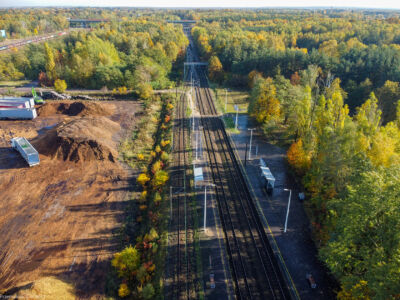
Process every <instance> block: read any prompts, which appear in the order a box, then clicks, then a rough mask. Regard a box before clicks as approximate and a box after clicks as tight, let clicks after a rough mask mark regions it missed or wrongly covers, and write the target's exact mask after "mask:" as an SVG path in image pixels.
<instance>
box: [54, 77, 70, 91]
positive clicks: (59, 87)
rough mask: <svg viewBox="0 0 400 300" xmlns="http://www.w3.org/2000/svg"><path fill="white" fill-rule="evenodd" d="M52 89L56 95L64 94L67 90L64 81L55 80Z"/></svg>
mask: <svg viewBox="0 0 400 300" xmlns="http://www.w3.org/2000/svg"><path fill="white" fill-rule="evenodd" d="M54 89H55V90H56V92H57V93H64V92H65V90H66V89H67V83H66V82H65V80H61V79H57V80H56V81H55V82H54Z"/></svg>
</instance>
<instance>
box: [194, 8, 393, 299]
mask: <svg viewBox="0 0 400 300" xmlns="http://www.w3.org/2000/svg"><path fill="white" fill-rule="evenodd" d="M200 20H201V22H199V23H197V24H196V26H195V27H194V28H193V30H192V34H193V36H194V38H195V40H196V43H197V46H198V48H199V50H200V53H201V55H202V58H203V59H204V60H208V62H209V78H210V79H211V80H213V81H214V82H216V83H218V84H220V85H223V86H229V87H242V88H243V89H248V90H249V92H250V104H249V114H250V116H252V117H253V118H254V119H255V120H256V121H257V123H258V124H259V126H260V127H261V128H262V129H263V132H264V134H265V136H266V137H267V138H268V139H269V140H274V139H284V140H285V141H287V143H288V144H289V145H290V146H289V147H288V152H287V160H288V163H289V165H290V166H291V168H292V169H293V171H294V172H295V173H296V174H297V177H298V178H300V179H301V182H302V185H303V186H304V188H305V190H306V194H307V197H308V201H307V202H306V206H307V208H308V210H309V212H310V215H311V219H312V224H313V229H314V237H315V241H316V242H317V245H318V246H319V255H320V258H321V260H322V261H323V262H325V263H326V265H327V267H328V268H329V270H330V271H331V272H332V274H333V275H334V276H335V278H336V279H337V280H338V281H339V283H340V286H341V290H340V291H338V298H339V299H394V298H397V297H399V295H400V282H399V280H398V278H400V256H399V254H400V235H399V233H398V232H399V229H400V210H399V206H400V165H399V163H400V89H399V82H400V72H399V70H400V20H399V16H398V15H396V14H391V15H390V14H386V15H383V14H379V13H375V14H372V13H370V12H368V11H367V12H360V11H355V12H350V11H331V12H330V11H328V12H327V11H324V10H321V11H292V12H290V11H289V12H283V11H276V12H273V11H262V12H244V13H243V14H240V13H239V12H237V11H227V12H224V13H222V12H219V13H218V14H207V13H204V14H200Z"/></svg>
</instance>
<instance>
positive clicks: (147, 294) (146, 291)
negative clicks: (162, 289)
mask: <svg viewBox="0 0 400 300" xmlns="http://www.w3.org/2000/svg"><path fill="white" fill-rule="evenodd" d="M154 294H155V291H154V287H153V285H152V284H151V283H148V284H146V286H145V287H144V288H143V290H142V297H143V299H146V300H147V299H151V298H153V296H154Z"/></svg>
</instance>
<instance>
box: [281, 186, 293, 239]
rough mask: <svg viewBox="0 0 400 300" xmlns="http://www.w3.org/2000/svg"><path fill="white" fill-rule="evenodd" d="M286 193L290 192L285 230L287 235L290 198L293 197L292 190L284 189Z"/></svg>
mask: <svg viewBox="0 0 400 300" xmlns="http://www.w3.org/2000/svg"><path fill="white" fill-rule="evenodd" d="M284 191H288V192H289V201H288V206H287V211H286V220H285V229H284V230H283V232H285V233H286V231H287V222H288V219H289V210H290V198H291V197H292V190H291V189H284Z"/></svg>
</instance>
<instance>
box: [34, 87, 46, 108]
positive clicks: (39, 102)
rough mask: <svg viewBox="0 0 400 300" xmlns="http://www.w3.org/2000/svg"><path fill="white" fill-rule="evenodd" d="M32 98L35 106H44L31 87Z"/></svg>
mask: <svg viewBox="0 0 400 300" xmlns="http://www.w3.org/2000/svg"><path fill="white" fill-rule="evenodd" d="M32 97H33V100H34V101H35V104H44V101H43V99H42V98H41V97H40V96H38V95H37V94H36V91H35V89H34V88H33V87H32Z"/></svg>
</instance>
